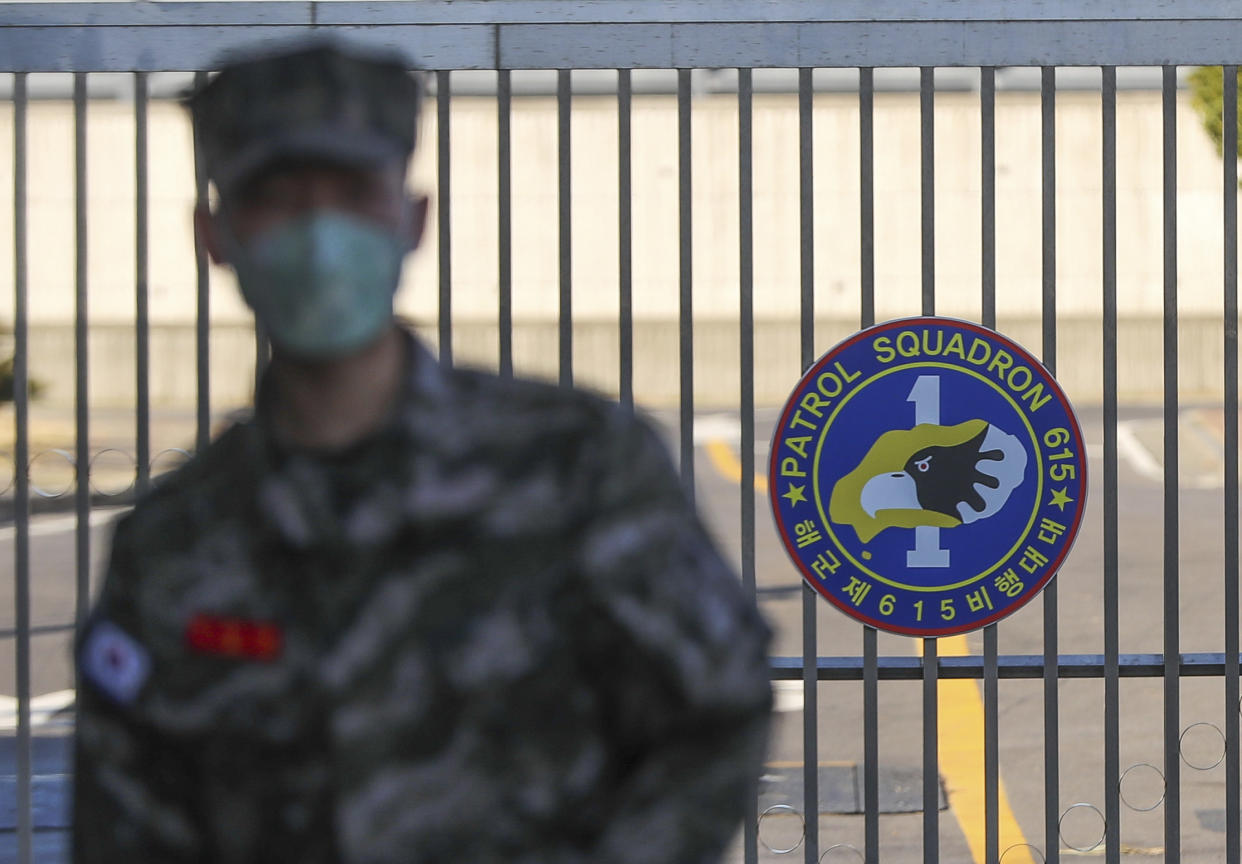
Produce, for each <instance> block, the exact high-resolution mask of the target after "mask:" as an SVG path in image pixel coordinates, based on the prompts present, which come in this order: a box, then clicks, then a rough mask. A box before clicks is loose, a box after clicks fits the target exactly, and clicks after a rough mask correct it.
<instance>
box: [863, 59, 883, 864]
mask: <svg viewBox="0 0 1242 864" xmlns="http://www.w3.org/2000/svg"><path fill="white" fill-rule="evenodd" d="M858 174H859V176H858V190H859V196H858V198H859V200H858V211H859V212H858V220H859V232H858V233H859V241H860V247H861V248H860V250H859V257H860V262H859V263H860V265H861V266H860V273H859V283H860V285H859V287H860V288H861V292H862V296H861V297H860V298H859V300H860V303H859V307H860V308H859V318H860V320H859V324H860V325H861V326H863V327H870V326H871V325H873V324H875V75H874V71H873V70H872V69H871V68H869V67H864V68H862V69H859V70H858ZM863 848H864V861H865V864H879V861H880V659H879V643H878V639H877V633H876V630H875V628H874V627H863Z"/></svg>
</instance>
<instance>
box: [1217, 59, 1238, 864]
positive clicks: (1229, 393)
mask: <svg viewBox="0 0 1242 864" xmlns="http://www.w3.org/2000/svg"><path fill="white" fill-rule="evenodd" d="M1221 74H1222V76H1223V77H1224V82H1223V83H1224V88H1223V89H1224V108H1223V110H1222V112H1221V123H1222V129H1223V132H1224V140H1223V142H1222V147H1223V152H1224V154H1225V159H1224V165H1225V169H1224V190H1223V194H1224V205H1225V213H1224V223H1225V224H1224V232H1225V238H1224V246H1225V752H1226V753H1231V754H1237V752H1238V743H1239V742H1238V731H1239V730H1238V673H1239V669H1238V159H1237V153H1238V67H1236V66H1225V67H1224V68H1223V69H1221ZM1238 785H1239V765H1238V759H1237V757H1236V755H1235V756H1234V758H1230V759H1226V760H1225V861H1226V862H1227V864H1238V858H1239V833H1240V832H1242V825H1239V822H1240V820H1239V814H1238V808H1239V806H1242V802H1240V801H1239V789H1238Z"/></svg>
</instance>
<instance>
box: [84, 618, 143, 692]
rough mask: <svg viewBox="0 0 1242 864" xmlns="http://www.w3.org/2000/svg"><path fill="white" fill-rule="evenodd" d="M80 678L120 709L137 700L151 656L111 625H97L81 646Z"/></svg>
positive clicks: (118, 628)
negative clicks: (118, 705)
mask: <svg viewBox="0 0 1242 864" xmlns="http://www.w3.org/2000/svg"><path fill="white" fill-rule="evenodd" d="M82 674H83V675H84V676H85V677H86V678H87V679H88V680H89V681H90V682H91V683H92V684H94V685H95V686H96V687H98V688H99V689H100V690H101V691H103V693H104V694H105V695H107V696H109V697H111V698H112V700H113V701H115V702H118V703H120V704H121V705H129V704H130V703H132V702H133V701H134V700H135V699H136V698H138V693H139V691H141V690H142V685H143V684H145V683H146V681H147V677H148V676H149V675H150V674H151V655H150V654H149V653H147V650H146V649H145V648H143V647H142V646H141V645H140V644H138V642H137V641H136V640H135V639H134V638H133V637H132V636H130V635H129V634H128V633H126V632H125V631H124V630H122V629H121V628H120V627H118V626H116V625H115V624H113V623H112V622H111V621H104V620H101V621H98V622H96V623H95V625H94V627H92V628H91V632H90V635H88V636H87V637H86V642H85V644H84V645H83V646H82Z"/></svg>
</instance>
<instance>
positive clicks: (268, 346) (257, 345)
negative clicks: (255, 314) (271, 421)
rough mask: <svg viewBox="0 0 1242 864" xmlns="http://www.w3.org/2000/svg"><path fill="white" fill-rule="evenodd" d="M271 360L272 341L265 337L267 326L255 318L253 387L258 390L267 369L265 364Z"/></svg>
mask: <svg viewBox="0 0 1242 864" xmlns="http://www.w3.org/2000/svg"><path fill="white" fill-rule="evenodd" d="M271 360H272V343H271V340H269V339H268V338H267V328H265V327H264V326H263V325H262V324H261V323H260V322H259V321H258V320H257V319H256V320H255V322H254V389H255V392H256V393H257V392H258V391H259V382H260V381H262V380H263V373H264V372H266V371H267V364H268V363H270V362H271Z"/></svg>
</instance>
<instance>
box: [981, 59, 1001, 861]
mask: <svg viewBox="0 0 1242 864" xmlns="http://www.w3.org/2000/svg"><path fill="white" fill-rule="evenodd" d="M979 121H980V122H979V127H980V156H981V159H980V161H981V166H980V167H981V177H980V181H981V185H982V190H983V195H982V199H981V201H980V228H981V230H982V236H981V237H980V248H981V253H982V261H981V262H980V264H981V271H980V273H981V276H982V279H981V282H982V285H981V286H980V287H981V290H982V296H981V297H980V310H981V312H982V323H983V326H984V327H990V328H993V329H995V327H996V69H995V68H993V67H991V66H985V67H983V68H982V69H980V70H979ZM997 641H998V639H997V632H996V625H995V624H989V625H987V626H986V627H984V628H983V802H984V803H983V812H984V817H983V819H984V825H983V848H984V859H985V860H987V861H997V860H999V859H1000V722H999V718H1000V707H999V703H1000V682H999V671H998V662H997Z"/></svg>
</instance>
